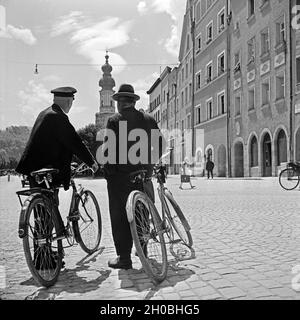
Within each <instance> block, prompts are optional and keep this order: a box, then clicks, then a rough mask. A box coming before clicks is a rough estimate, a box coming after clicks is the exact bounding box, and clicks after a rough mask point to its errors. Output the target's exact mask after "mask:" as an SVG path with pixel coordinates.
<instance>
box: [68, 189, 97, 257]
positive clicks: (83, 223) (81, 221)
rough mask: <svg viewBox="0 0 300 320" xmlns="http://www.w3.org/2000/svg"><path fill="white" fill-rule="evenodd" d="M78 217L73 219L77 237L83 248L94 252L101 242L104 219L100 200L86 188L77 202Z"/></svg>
mask: <svg viewBox="0 0 300 320" xmlns="http://www.w3.org/2000/svg"><path fill="white" fill-rule="evenodd" d="M76 208H77V210H78V219H77V220H75V221H73V229H74V233H75V237H76V240H77V242H78V243H79V245H80V246H81V248H82V250H84V251H85V252H86V253H88V254H92V253H94V252H95V251H96V250H97V249H98V247H99V244H100V240H101V235H102V220H101V212H100V207H99V204H98V201H97V199H96V197H95V195H94V194H93V193H92V191H90V190H84V192H83V194H82V195H81V196H80V198H78V202H77V204H76Z"/></svg>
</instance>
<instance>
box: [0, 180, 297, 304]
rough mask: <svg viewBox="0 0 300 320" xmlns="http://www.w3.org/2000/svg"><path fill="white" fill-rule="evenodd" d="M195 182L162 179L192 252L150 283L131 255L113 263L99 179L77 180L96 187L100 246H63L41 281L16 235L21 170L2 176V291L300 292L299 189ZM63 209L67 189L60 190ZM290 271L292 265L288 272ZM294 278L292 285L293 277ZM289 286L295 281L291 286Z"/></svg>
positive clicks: (272, 295)
mask: <svg viewBox="0 0 300 320" xmlns="http://www.w3.org/2000/svg"><path fill="white" fill-rule="evenodd" d="M192 181H193V183H194V184H195V185H196V189H194V190H188V185H186V188H187V189H186V190H182V191H181V190H179V188H178V186H179V178H178V177H175V176H171V177H170V178H169V179H168V183H167V186H168V187H169V189H170V190H171V191H172V192H173V194H174V196H175V198H176V200H177V202H178V203H179V204H180V206H181V207H182V209H183V211H184V213H185V214H186V216H187V218H188V220H189V222H190V224H191V226H192V235H193V239H194V250H195V257H193V258H192V259H190V260H185V261H181V262H176V261H175V260H174V259H171V261H170V266H169V270H168V277H167V279H166V280H165V281H164V282H163V283H161V284H160V285H154V284H153V283H151V281H150V280H149V279H148V277H147V275H146V274H145V273H144V272H143V270H142V268H141V265H140V263H139V261H138V259H137V258H136V257H134V258H133V260H134V269H132V270H112V269H110V268H109V267H108V266H107V260H108V259H109V258H111V257H113V256H114V248H113V245H112V238H111V230H110V221H109V218H108V205H107V202H108V199H107V194H106V182H105V181H104V180H80V183H82V184H84V185H85V186H86V187H88V188H90V189H91V190H93V191H94V192H95V194H96V195H97V197H98V200H99V202H100V206H101V211H102V218H103V235H102V240H101V245H102V246H103V247H104V248H103V250H100V251H99V252H97V253H95V254H94V255H92V256H90V257H88V256H86V255H85V253H84V252H83V251H82V250H81V249H80V247H79V246H76V247H73V248H70V249H66V257H65V261H66V269H65V270H63V271H62V273H61V275H60V277H59V280H58V282H57V284H56V285H55V286H53V287H52V288H50V289H44V288H41V287H38V286H37V285H36V284H35V283H34V281H33V279H32V277H31V274H30V272H29V270H28V268H27V265H26V262H25V258H24V253H23V248H22V241H21V240H20V239H19V238H18V236H17V228H18V216H19V211H20V208H19V203H18V200H17V197H16V195H15V191H16V190H17V189H20V186H21V183H20V180H19V178H18V177H12V179H11V181H10V182H8V181H7V177H1V178H0V219H1V223H0V234H1V237H0V259H1V260H0V298H1V299H89V300H91V299H98V300H102V299H117V300H118V299H130V300H136V299H139V300H140V299H146V300H147V299H159V300H170V299H175V300H177V299H197V300H198V299H299V298H300V291H298V292H297V291H296V290H295V289H298V290H300V288H299V287H300V284H299V283H297V280H298V278H299V277H298V278H297V273H298V275H299V273H300V207H299V204H300V192H299V190H295V191H289V192H288V191H284V190H282V189H281V188H280V186H279V184H278V180H277V179H276V178H266V179H257V180H236V179H231V180H229V179H215V180H213V181H212V180H206V179H203V178H196V179H194V180H192ZM60 198H61V210H62V211H64V212H67V209H66V208H67V202H68V199H70V192H61V195H60ZM292 271H293V272H294V273H293V272H292ZM293 282H294V285H292V283H293ZM293 288H294V289H293Z"/></svg>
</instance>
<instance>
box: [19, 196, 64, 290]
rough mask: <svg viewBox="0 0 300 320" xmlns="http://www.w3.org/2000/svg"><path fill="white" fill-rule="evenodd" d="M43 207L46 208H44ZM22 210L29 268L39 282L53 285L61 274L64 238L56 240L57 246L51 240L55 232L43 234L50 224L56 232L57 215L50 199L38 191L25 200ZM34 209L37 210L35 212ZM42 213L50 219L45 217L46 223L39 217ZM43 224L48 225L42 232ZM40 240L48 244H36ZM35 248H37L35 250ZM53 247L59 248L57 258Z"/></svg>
mask: <svg viewBox="0 0 300 320" xmlns="http://www.w3.org/2000/svg"><path fill="white" fill-rule="evenodd" d="M38 208H39V209H38ZM42 208H44V210H43V209H42ZM22 210H24V214H25V226H24V227H25V230H24V231H25V236H24V237H23V249H24V253H25V258H26V262H27V265H28V268H29V270H30V272H31V274H32V276H33V278H34V280H35V281H36V282H37V283H38V284H40V285H42V286H44V287H47V288H48V287H51V286H53V285H54V284H55V283H56V281H57V279H58V276H59V274H60V270H61V267H62V258H63V247H62V240H57V241H56V247H54V246H52V244H53V243H55V242H52V241H51V237H53V236H54V234H53V233H52V232H51V234H48V235H47V236H46V237H45V236H44V235H43V231H45V232H47V233H48V232H49V231H48V230H49V226H51V225H52V226H53V228H52V230H53V229H54V231H55V234H56V231H57V230H58V228H59V223H58V220H57V217H56V215H55V214H53V213H52V210H51V205H50V203H49V200H48V199H47V198H46V197H45V196H43V195H41V194H37V193H36V194H33V195H31V196H29V197H28V198H27V199H26V200H25V202H24V206H23V208H22ZM34 210H36V211H35V212H34ZM42 212H43V213H42ZM41 214H43V215H44V218H46V217H47V219H48V220H46V219H44V221H46V222H44V223H43V222H42V219H41V218H40V219H39V217H41ZM32 217H33V222H34V227H33V226H32V225H31V218H32ZM49 217H50V220H49ZM50 223H51V224H50ZM43 225H44V226H47V227H45V228H44V230H42V231H41V232H40V231H39V230H38V229H40V230H41V229H43ZM50 228H51V227H50ZM33 229H34V230H35V231H34V232H33V233H32V238H31V237H30V233H31V232H32V230H33ZM47 229H48V230H47ZM31 239H32V240H33V250H34V252H33V256H32V254H31V249H30V244H31V241H30V240H31ZM39 240H40V241H41V242H44V243H46V244H44V243H42V244H41V245H40V246H39V245H38V244H36V242H37V241H39ZM34 241H35V242H34ZM35 248H37V249H36V250H35ZM52 248H53V249H56V250H57V255H55V258H54V255H53V252H55V251H52ZM49 252H51V255H49V254H48V253H49ZM44 258H45V259H44ZM54 260H55V262H54ZM37 265H39V267H37ZM54 266H55V268H54V269H53V268H52V267H54ZM47 267H49V269H47ZM51 270H52V271H51ZM46 274H48V277H47V278H46Z"/></svg>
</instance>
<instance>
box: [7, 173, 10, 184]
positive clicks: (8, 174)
mask: <svg viewBox="0 0 300 320" xmlns="http://www.w3.org/2000/svg"><path fill="white" fill-rule="evenodd" d="M7 181H8V182H9V181H10V171H8V173H7Z"/></svg>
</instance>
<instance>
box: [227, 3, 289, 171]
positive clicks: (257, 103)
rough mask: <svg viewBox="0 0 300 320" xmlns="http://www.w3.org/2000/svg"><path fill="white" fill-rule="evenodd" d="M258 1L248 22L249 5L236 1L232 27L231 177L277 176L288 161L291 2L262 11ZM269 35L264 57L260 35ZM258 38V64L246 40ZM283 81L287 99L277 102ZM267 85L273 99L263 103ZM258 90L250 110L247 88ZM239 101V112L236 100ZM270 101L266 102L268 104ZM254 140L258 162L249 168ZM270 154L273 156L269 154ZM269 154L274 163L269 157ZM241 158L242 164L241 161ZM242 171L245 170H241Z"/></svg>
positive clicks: (271, 6) (283, 98)
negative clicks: (282, 152)
mask: <svg viewBox="0 0 300 320" xmlns="http://www.w3.org/2000/svg"><path fill="white" fill-rule="evenodd" d="M254 2H255V11H254V15H252V16H251V17H249V13H248V1H243V2H241V1H238V0H232V1H231V4H232V24H231V28H232V29H231V34H232V36H231V67H232V68H231V70H232V74H231V77H232V79H233V80H232V86H231V97H232V98H231V101H232V103H231V106H230V108H231V110H230V111H231V112H230V113H231V150H232V151H231V159H232V161H231V165H232V172H233V175H236V176H237V175H240V174H241V173H243V175H245V176H253V175H255V176H270V175H272V176H276V175H277V174H278V170H280V168H281V167H282V166H284V165H285V162H286V161H287V160H288V158H289V157H290V155H289V141H290V106H291V104H290V81H289V79H290V72H289V70H290V59H289V55H290V52H289V4H288V1H282V0H274V1H267V2H266V5H265V6H263V7H261V6H260V4H261V2H260V1H257V0H256V1H254ZM281 17H283V19H284V22H285V39H286V44H284V43H283V42H282V43H279V44H278V43H277V40H276V38H277V32H276V22H279V19H281ZM266 28H268V30H269V41H270V45H269V51H268V52H267V53H266V54H262V50H261V48H262V40H261V32H262V31H263V30H266ZM251 38H255V59H254V61H252V62H251V63H249V61H250V59H249V57H250V55H249V53H248V41H249V40H250V39H251ZM237 52H240V71H239V70H236V72H235V71H234V69H235V63H236V61H235V60H236V53H237ZM277 76H280V77H281V76H284V79H285V83H284V91H285V93H284V96H281V97H278V93H279V92H280V90H278V87H279V86H278V83H279V81H277V85H276V77H277ZM265 82H269V88H270V91H269V92H270V93H269V99H264V96H265V94H264V93H265V92H266V91H265V89H264V88H266V86H265V87H264V88H263V83H265ZM250 88H251V89H252V88H254V90H255V91H254V92H255V94H254V105H253V108H251V107H250V104H249V99H250V98H249V97H250V96H251V92H249V89H250ZM238 97H240V99H241V100H240V102H241V103H240V105H241V108H240V113H237V110H236V109H238V108H236V106H237V105H238V103H236V102H237V101H238V100H237V99H236V98H238ZM267 100H268V101H267ZM281 129H282V130H283V132H284V134H285V136H286V148H287V150H286V153H287V156H286V160H285V161H284V162H282V163H280V164H278V159H277V158H278V155H277V153H278V152H277V150H278V149H280V148H281V146H280V147H278V134H279V132H280V130H281ZM267 134H269V136H270V140H271V150H269V146H267V144H265V143H264V139H265V138H266V135H267ZM253 136H255V137H256V138H257V143H258V162H257V164H256V165H255V166H254V167H251V161H250V157H251V154H250V150H249V149H250V142H251V138H252V137H253ZM270 151H271V152H270ZM269 154H271V159H270V158H269ZM241 158H243V159H241ZM240 167H242V168H240Z"/></svg>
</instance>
